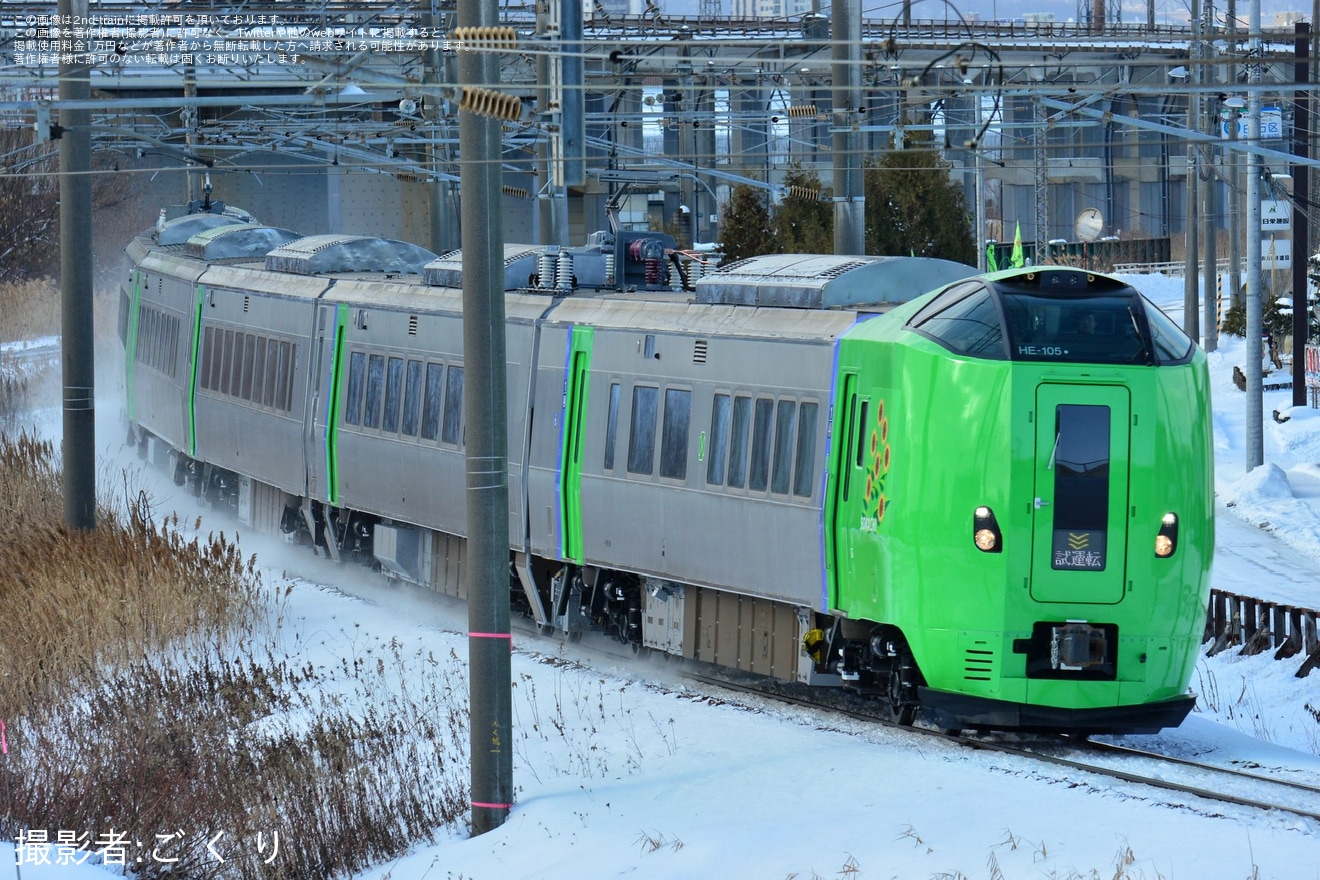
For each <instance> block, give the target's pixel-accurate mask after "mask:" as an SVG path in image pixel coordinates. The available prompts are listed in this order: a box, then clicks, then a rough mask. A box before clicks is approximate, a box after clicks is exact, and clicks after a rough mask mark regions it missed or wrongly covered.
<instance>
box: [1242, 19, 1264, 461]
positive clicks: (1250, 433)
mask: <svg viewBox="0 0 1320 880" xmlns="http://www.w3.org/2000/svg"><path fill="white" fill-rule="evenodd" d="M1249 8H1250V10H1251V11H1250V12H1249V13H1248V15H1247V46H1248V49H1247V55H1248V57H1250V59H1251V61H1250V62H1249V64H1248V65H1247V143H1249V144H1251V145H1252V146H1253V147H1259V146H1260V79H1261V73H1260V0H1251V3H1250V7H1249ZM1260 175H1261V161H1260V156H1258V155H1257V154H1255V153H1251V154H1249V155H1248V156H1247V353H1246V355H1245V356H1244V358H1245V360H1246V362H1247V363H1246V370H1245V373H1246V377H1247V388H1246V392H1247V412H1246V422H1247V436H1246V453H1247V459H1246V465H1247V470H1248V471H1250V470H1252V469H1253V468H1256V467H1258V466H1260V465H1262V464H1264V463H1265V438H1264V430H1265V428H1264V424H1263V423H1262V419H1263V417H1264V401H1263V400H1262V396H1261V395H1262V393H1263V389H1262V388H1261V379H1262V377H1261V362H1260V359H1261V346H1260V331H1261V312H1260V308H1261V302H1260V281H1261V278H1260Z"/></svg>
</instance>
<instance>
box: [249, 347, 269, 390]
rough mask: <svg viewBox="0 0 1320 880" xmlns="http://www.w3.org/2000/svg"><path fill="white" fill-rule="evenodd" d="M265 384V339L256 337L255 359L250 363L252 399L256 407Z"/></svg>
mask: <svg viewBox="0 0 1320 880" xmlns="http://www.w3.org/2000/svg"><path fill="white" fill-rule="evenodd" d="M265 384H266V337H264V336H258V337H257V357H256V360H255V361H253V363H252V397H251V400H252V402H253V403H255V404H256V405H257V406H260V405H261V401H262V389H263V387H264V386H265Z"/></svg>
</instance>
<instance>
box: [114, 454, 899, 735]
mask: <svg viewBox="0 0 1320 880" xmlns="http://www.w3.org/2000/svg"><path fill="white" fill-rule="evenodd" d="M130 439H131V440H132V441H134V442H136V445H137V448H138V453H139V457H141V458H142V459H143V460H145V461H149V462H151V463H152V464H154V465H156V466H157V467H158V468H159V469H161V470H164V471H165V472H166V473H168V474H170V475H171V477H172V479H173V482H174V483H175V485H177V486H180V487H182V488H184V489H185V490H186V491H187V492H188V493H189V494H190V495H192V496H194V497H196V498H198V499H199V500H200V501H201V502H202V503H203V504H205V505H206V506H208V507H212V508H215V509H218V510H223V511H225V512H226V513H227V514H229V515H231V516H234V517H235V518H237V519H238V520H239V522H241V523H243V524H245V525H249V526H253V527H255V528H257V529H258V530H261V531H266V532H272V533H276V532H277V533H279V534H282V535H283V536H284V539H285V540H286V541H288V542H289V543H293V544H300V545H305V546H307V547H309V548H310V549H312V550H313V551H314V552H315V553H317V554H318V555H321V556H325V557H328V558H330V559H333V560H335V561H338V562H351V563H356V564H360V565H364V566H367V567H370V568H372V569H373V570H376V571H380V572H383V573H384V574H386V575H387V576H389V577H393V578H397V579H400V580H403V581H407V582H411V583H414V584H417V585H419V586H422V587H425V588H428V589H431V590H434V591H435V592H438V593H443V594H446V595H449V596H453V597H455V598H459V599H465V598H466V585H465V584H464V582H463V575H462V569H463V567H464V562H465V560H464V556H465V544H466V542H465V541H464V539H463V538H461V537H457V536H453V535H447V534H444V533H441V532H437V531H434V530H431V529H425V528H420V527H416V526H412V525H409V524H406V523H399V522H393V521H390V520H386V519H382V518H381V517H379V516H376V515H374V514H370V513H365V512H362V511H356V510H353V509H350V508H339V507H334V506H331V505H327V504H324V503H322V502H319V501H313V500H309V499H306V498H302V497H298V496H294V495H290V494H288V493H284V492H281V491H279V490H278V489H275V488H274V487H271V486H266V485H264V484H262V483H260V482H258V481H255V480H252V479H250V478H248V477H245V476H242V475H240V474H237V473H235V472H233V471H229V470H226V469H223V468H219V467H216V466H214V465H210V464H206V463H204V462H200V461H197V460H195V459H192V458H189V457H188V456H186V455H183V454H182V453H179V452H177V451H176V450H173V449H171V448H169V447H168V445H167V444H165V443H164V442H163V441H161V440H159V438H156V437H154V436H152V435H150V434H148V433H147V432H145V431H142V430H140V429H138V431H137V432H136V435H135V436H133V437H130ZM509 587H510V607H511V611H512V612H513V613H514V614H519V615H522V616H524V617H526V618H528V619H530V620H531V621H532V622H533V623H534V624H535V625H536V626H537V627H538V629H539V630H540V631H541V632H542V633H543V634H545V635H556V636H561V637H563V638H566V639H568V640H570V641H578V640H580V639H581V638H582V637H583V636H584V635H585V634H586V633H599V634H600V635H601V636H603V637H604V638H607V639H610V640H613V641H616V642H618V643H621V644H624V645H628V646H630V647H631V648H632V649H633V650H634V651H636V652H639V653H640V652H650V653H655V654H659V655H662V656H673V657H681V658H684V659H687V660H692V661H696V662H698V663H706V664H710V665H712V666H717V667H724V668H731V669H736V670H740V671H743V672H749V673H753V674H756V675H762V676H767V677H770V678H774V679H778V680H781V681H786V682H797V683H801V684H807V685H818V686H829V687H838V688H843V689H846V690H850V691H853V692H855V693H857V694H859V695H861V696H864V697H866V698H868V699H870V700H874V701H876V702H877V703H879V704H880V705H881V706H882V707H883V708H884V710H885V712H886V713H887V714H888V715H889V716H890V717H891V718H892V719H893V720H895V721H897V722H899V723H901V724H910V723H912V722H913V720H914V719H915V717H916V715H917V712H918V710H919V708H920V706H919V700H918V689H919V688H920V687H921V685H922V684H923V681H922V678H921V673H920V670H918V669H917V666H916V663H915V661H914V660H913V658H912V653H911V651H910V650H909V649H908V647H907V643H906V641H905V640H904V638H903V635H902V633H901V632H899V631H898V630H897V629H894V628H892V627H886V626H883V625H878V624H874V623H870V622H867V621H856V620H848V619H845V618H841V617H831V616H828V615H823V614H820V613H819V612H816V611H813V610H811V609H808V608H802V607H798V606H795V605H790V604H788V603H784V602H778V601H775V600H773V599H766V598H760V597H753V596H745V595H740V594H736V593H731V592H727V591H723V590H717V589H714V588H711V587H701V586H694V585H691V584H681V583H675V582H672V581H668V580H664V579H661V578H656V577H648V576H645V575H639V574H635V573H631V572H625V571H618V570H611V569H605V568H599V567H596V566H579V565H574V564H571V563H564V562H561V561H558V560H547V559H543V558H540V557H536V556H529V555H528V554H524V553H518V552H513V553H510V563H509Z"/></svg>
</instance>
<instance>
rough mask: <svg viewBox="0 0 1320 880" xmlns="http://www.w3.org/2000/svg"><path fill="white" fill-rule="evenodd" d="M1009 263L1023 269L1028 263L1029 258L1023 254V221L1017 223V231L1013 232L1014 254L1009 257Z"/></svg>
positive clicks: (1015, 267)
mask: <svg viewBox="0 0 1320 880" xmlns="http://www.w3.org/2000/svg"><path fill="white" fill-rule="evenodd" d="M1008 265H1009V266H1011V267H1013V268H1014V269H1021V268H1022V267H1023V266H1025V265H1027V258H1026V257H1024V256H1023V255H1022V223H1021V222H1019V223H1018V224H1017V231H1016V232H1014V233H1013V256H1012V257H1010V258H1009V260H1008Z"/></svg>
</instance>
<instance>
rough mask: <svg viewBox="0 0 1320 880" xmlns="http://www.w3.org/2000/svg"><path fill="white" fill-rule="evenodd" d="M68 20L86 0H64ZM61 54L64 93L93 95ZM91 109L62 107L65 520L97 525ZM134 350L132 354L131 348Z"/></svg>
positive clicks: (81, 69) (83, 12) (87, 74)
mask: <svg viewBox="0 0 1320 880" xmlns="http://www.w3.org/2000/svg"><path fill="white" fill-rule="evenodd" d="M56 10H57V11H58V13H59V16H60V21H61V24H60V30H61V32H63V31H64V29H65V27H66V25H64V24H63V22H66V21H76V22H83V21H86V20H87V0H59V4H58V5H57V7H56ZM81 58H82V56H80V55H61V58H60V89H59V96H60V101H62V102H63V101H86V100H88V99H90V98H91V96H92V80H91V69H90V68H89V67H87V66H86V65H84V64H82V63H81ZM91 121H92V111H90V110H86V109H83V110H71V109H66V108H63V107H61V108H60V127H61V128H62V129H64V133H63V136H62V137H61V138H60V305H61V309H62V314H61V316H60V364H61V371H62V374H63V382H64V442H63V456H64V522H65V525H67V526H69V527H70V528H74V529H94V528H96V366H95V364H96V354H95V333H94V331H93V322H92V132H91ZM130 356H131V355H130Z"/></svg>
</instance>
